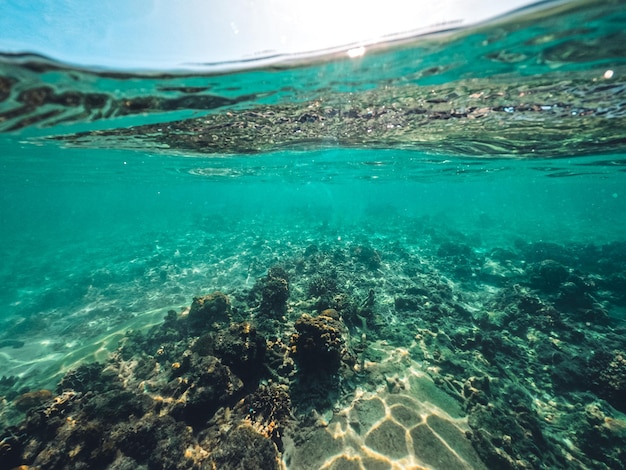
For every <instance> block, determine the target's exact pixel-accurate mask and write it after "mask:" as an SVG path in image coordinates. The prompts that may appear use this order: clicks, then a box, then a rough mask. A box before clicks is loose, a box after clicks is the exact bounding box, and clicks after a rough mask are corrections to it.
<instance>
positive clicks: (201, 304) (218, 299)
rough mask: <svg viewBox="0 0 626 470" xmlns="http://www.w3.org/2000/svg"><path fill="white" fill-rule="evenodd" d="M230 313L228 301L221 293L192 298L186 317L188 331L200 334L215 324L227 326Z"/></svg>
mask: <svg viewBox="0 0 626 470" xmlns="http://www.w3.org/2000/svg"><path fill="white" fill-rule="evenodd" d="M230 312H231V308H230V300H229V299H228V297H227V296H226V295H224V294H222V293H221V292H213V293H212V294H209V295H205V296H204V297H194V299H193V303H192V304H191V308H190V310H189V316H188V320H189V329H190V331H191V332H194V333H198V334H200V333H203V332H204V331H206V330H207V329H209V328H214V327H215V325H216V324H218V325H219V324H224V323H226V324H228V323H229V322H230Z"/></svg>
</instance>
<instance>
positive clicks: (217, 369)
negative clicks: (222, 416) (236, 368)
mask: <svg viewBox="0 0 626 470" xmlns="http://www.w3.org/2000/svg"><path fill="white" fill-rule="evenodd" d="M188 357H189V359H187V361H188V363H187V364H185V365H183V366H181V368H180V369H177V370H176V374H175V375H174V377H173V378H172V379H171V380H170V381H169V382H168V384H167V385H166V386H165V387H164V388H163V393H164V394H166V395H167V396H169V397H171V398H173V399H174V403H173V407H172V410H171V413H172V416H173V417H174V418H175V419H181V420H184V421H186V422H188V423H189V424H191V425H192V426H193V425H202V424H205V423H206V421H208V420H209V419H210V418H211V416H213V413H215V411H216V410H217V409H218V408H219V407H220V406H223V405H226V404H229V403H231V402H233V401H236V400H237V399H238V398H239V397H240V395H241V393H240V392H241V391H242V388H243V383H242V381H241V379H239V378H238V377H237V376H235V375H234V374H233V373H232V372H231V370H230V369H229V368H228V367H227V366H225V365H224V364H222V363H221V362H220V360H219V359H218V358H216V357H213V356H202V357H201V356H199V355H198V354H196V353H193V354H191V355H190V356H188ZM187 361H185V362H187Z"/></svg>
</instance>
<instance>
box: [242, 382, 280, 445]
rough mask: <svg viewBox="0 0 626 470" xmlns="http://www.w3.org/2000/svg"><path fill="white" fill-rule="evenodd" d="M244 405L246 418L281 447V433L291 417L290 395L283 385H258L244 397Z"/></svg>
mask: <svg viewBox="0 0 626 470" xmlns="http://www.w3.org/2000/svg"><path fill="white" fill-rule="evenodd" d="M244 406H245V408H246V411H247V413H248V416H247V418H248V419H249V420H250V421H251V422H252V423H253V424H254V426H255V428H256V429H257V430H258V431H259V432H260V433H261V434H262V435H263V436H265V437H267V438H269V439H272V440H273V441H274V443H275V444H276V445H277V446H278V448H279V449H281V448H282V441H281V435H282V432H283V429H284V428H285V426H286V425H287V422H288V421H289V418H290V417H291V397H290V396H289V389H288V387H287V386H285V385H277V384H269V385H260V386H259V387H258V388H257V390H256V391H255V392H254V393H253V394H251V395H248V396H247V397H246V399H245V400H244Z"/></svg>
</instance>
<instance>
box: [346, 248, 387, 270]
mask: <svg viewBox="0 0 626 470" xmlns="http://www.w3.org/2000/svg"><path fill="white" fill-rule="evenodd" d="M352 253H353V255H354V257H355V258H356V260H357V261H359V262H360V263H362V264H363V265H365V267H366V268H367V269H369V270H370V271H375V270H377V269H379V268H380V265H381V263H382V259H381V257H380V253H379V252H378V251H377V250H375V249H374V248H372V247H371V246H357V247H355V248H354V249H353V250H352Z"/></svg>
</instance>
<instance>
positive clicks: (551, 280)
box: [528, 259, 569, 293]
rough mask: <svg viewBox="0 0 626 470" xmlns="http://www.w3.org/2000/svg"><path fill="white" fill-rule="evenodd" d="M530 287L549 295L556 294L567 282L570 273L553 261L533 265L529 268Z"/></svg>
mask: <svg viewBox="0 0 626 470" xmlns="http://www.w3.org/2000/svg"><path fill="white" fill-rule="evenodd" d="M528 276H529V282H530V285H531V286H532V287H534V288H536V289H540V290H542V291H544V292H547V293H553V292H556V291H557V289H558V288H559V286H560V285H561V284H562V283H563V282H565V281H566V280H567V278H568V277H569V272H568V270H567V268H565V266H563V265H562V264H560V263H558V262H557V261H554V260H552V259H546V260H543V261H541V262H540V263H535V264H531V265H530V266H529V267H528Z"/></svg>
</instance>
